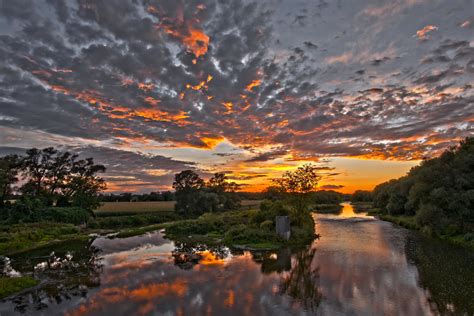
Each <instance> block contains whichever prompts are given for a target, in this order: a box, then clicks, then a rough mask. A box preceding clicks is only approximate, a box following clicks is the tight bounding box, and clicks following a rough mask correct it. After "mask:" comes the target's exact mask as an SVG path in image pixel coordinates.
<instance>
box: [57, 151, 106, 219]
mask: <svg viewBox="0 0 474 316" xmlns="http://www.w3.org/2000/svg"><path fill="white" fill-rule="evenodd" d="M105 170H106V168H105V167H104V166H103V165H96V164H95V163H94V159H93V158H87V159H83V160H78V161H73V163H72V166H71V171H70V173H69V174H67V175H66V177H65V181H66V183H65V185H64V191H63V196H64V198H65V200H66V201H69V202H70V203H71V205H73V206H78V207H81V208H84V209H86V210H91V211H92V210H93V209H95V208H97V207H98V206H99V205H100V199H99V193H100V192H102V191H103V190H105V189H106V187H107V186H106V183H105V180H104V179H102V178H101V177H99V176H97V173H103V172H105Z"/></svg>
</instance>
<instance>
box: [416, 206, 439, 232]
mask: <svg viewBox="0 0 474 316" xmlns="http://www.w3.org/2000/svg"><path fill="white" fill-rule="evenodd" d="M443 216H444V214H443V210H442V209H441V208H439V207H437V206H436V205H433V204H423V205H422V206H421V208H420V210H419V211H418V212H417V214H416V216H415V220H416V224H417V225H418V226H420V227H423V226H428V227H431V228H432V229H433V230H434V231H435V232H436V233H439V232H440V231H441V230H442V229H443V228H444V223H443Z"/></svg>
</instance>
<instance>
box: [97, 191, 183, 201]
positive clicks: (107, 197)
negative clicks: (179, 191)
mask: <svg viewBox="0 0 474 316" xmlns="http://www.w3.org/2000/svg"><path fill="white" fill-rule="evenodd" d="M99 199H100V201H101V202H158V201H174V200H175V195H174V192H171V191H162V192H150V193H142V194H136V193H128V192H127V193H110V194H101V195H100V196H99Z"/></svg>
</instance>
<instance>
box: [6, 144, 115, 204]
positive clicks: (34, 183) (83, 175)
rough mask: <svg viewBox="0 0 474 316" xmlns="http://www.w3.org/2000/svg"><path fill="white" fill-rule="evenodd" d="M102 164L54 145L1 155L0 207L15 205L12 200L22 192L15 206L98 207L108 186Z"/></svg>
mask: <svg viewBox="0 0 474 316" xmlns="http://www.w3.org/2000/svg"><path fill="white" fill-rule="evenodd" d="M103 172H105V167H104V166H103V165H98V164H95V163H94V160H93V159H92V158H87V159H79V158H78V155H77V154H73V153H71V152H68V151H59V150H57V149H54V148H52V147H49V148H44V149H41V150H40V149H37V148H32V149H29V150H27V151H26V154H25V155H7V156H3V157H0V209H5V208H9V207H12V205H10V203H9V201H8V200H9V199H10V198H11V197H13V196H14V195H19V196H20V199H19V201H17V203H15V204H16V207H17V208H18V207H19V206H21V205H23V206H25V207H27V208H29V209H31V208H34V207H37V206H75V207H79V208H82V209H85V210H90V211H91V210H92V209H94V208H96V207H97V206H98V205H99V203H100V201H99V196H98V195H99V193H100V192H101V191H103V190H105V188H106V184H105V181H104V179H102V178H101V177H99V176H98V174H99V173H103Z"/></svg>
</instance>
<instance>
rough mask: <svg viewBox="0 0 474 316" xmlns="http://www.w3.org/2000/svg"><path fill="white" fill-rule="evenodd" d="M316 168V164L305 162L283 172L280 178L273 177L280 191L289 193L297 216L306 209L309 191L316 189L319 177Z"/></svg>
mask: <svg viewBox="0 0 474 316" xmlns="http://www.w3.org/2000/svg"><path fill="white" fill-rule="evenodd" d="M317 170H318V167H317V166H315V165H312V164H305V165H303V166H301V167H298V168H297V169H296V170H295V171H287V172H285V173H284V174H283V176H282V177H281V178H278V179H273V182H274V183H275V184H276V185H277V186H278V187H279V188H280V190H281V191H282V192H286V193H288V194H289V196H290V199H291V202H292V203H291V204H292V207H293V209H294V210H295V212H296V214H297V216H298V217H301V216H302V215H303V214H304V212H306V211H307V210H308V207H309V203H310V201H309V193H310V192H312V191H314V190H315V189H316V187H317V185H318V182H319V180H320V179H321V177H320V176H319V175H318V173H317Z"/></svg>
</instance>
